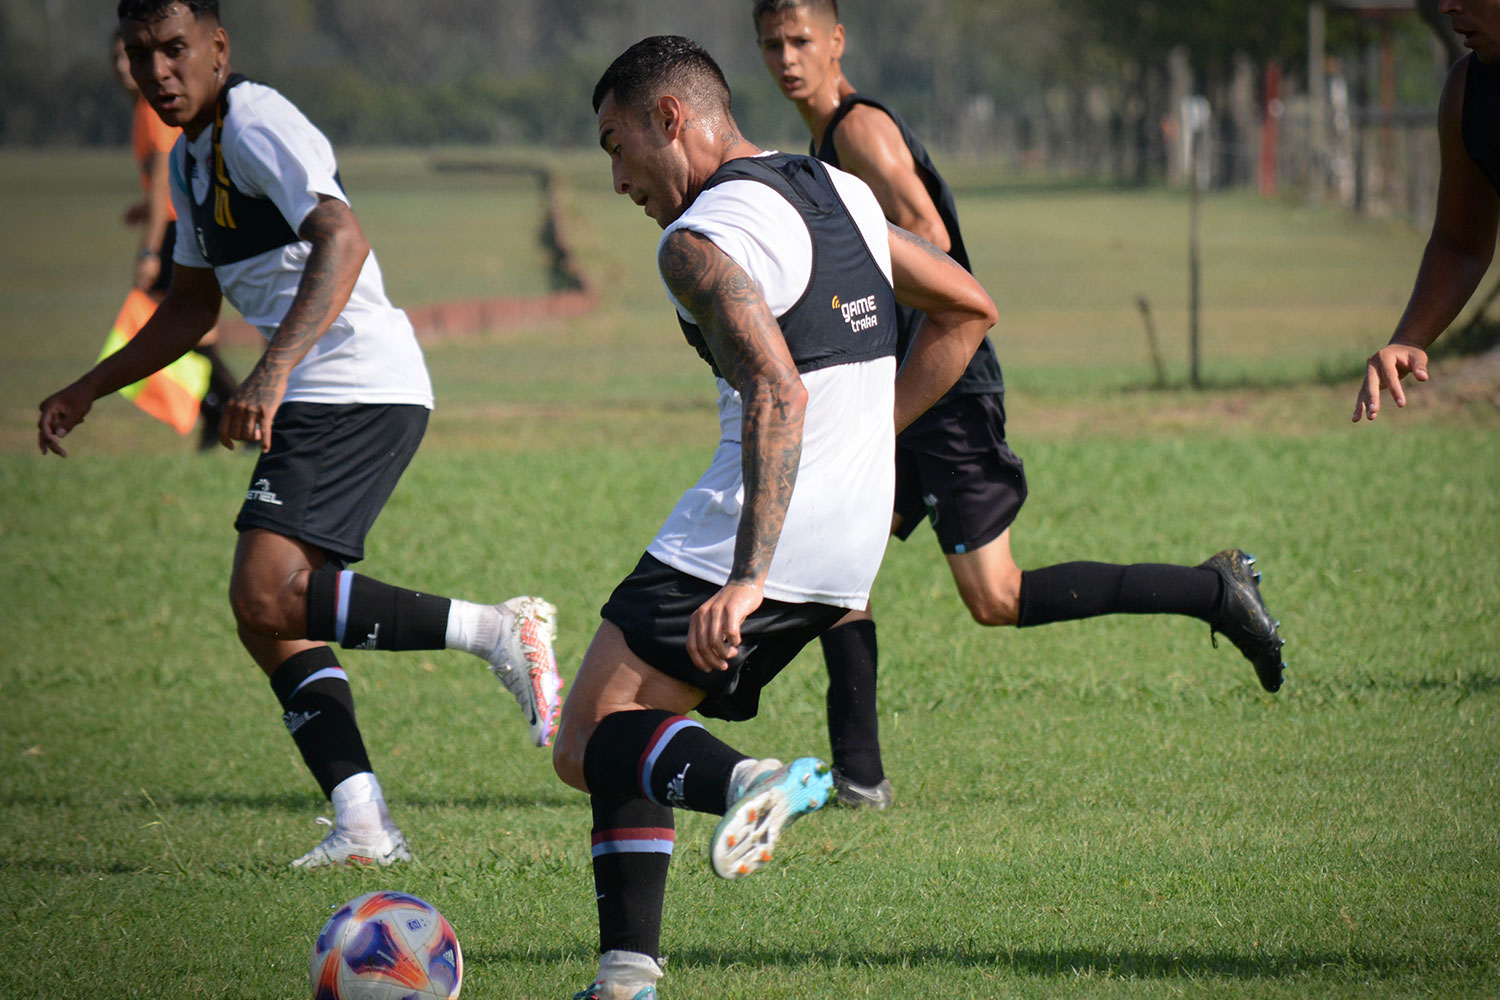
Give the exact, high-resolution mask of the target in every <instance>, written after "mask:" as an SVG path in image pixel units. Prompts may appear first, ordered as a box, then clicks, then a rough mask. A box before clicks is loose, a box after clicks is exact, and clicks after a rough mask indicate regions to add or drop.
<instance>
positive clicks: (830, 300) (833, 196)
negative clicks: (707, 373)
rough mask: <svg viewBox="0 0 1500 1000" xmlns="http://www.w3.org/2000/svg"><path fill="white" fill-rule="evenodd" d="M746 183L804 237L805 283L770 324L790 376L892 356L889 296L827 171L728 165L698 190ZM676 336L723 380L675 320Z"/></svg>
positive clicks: (704, 349) (752, 162)
mask: <svg viewBox="0 0 1500 1000" xmlns="http://www.w3.org/2000/svg"><path fill="white" fill-rule="evenodd" d="M735 180H751V181H759V182H760V183H762V184H765V185H767V186H768V187H770V188H771V189H772V190H774V191H775V192H776V193H777V194H779V195H781V196H782V197H783V198H785V199H786V200H787V201H788V202H789V203H790V204H791V206H792V207H793V208H795V209H796V210H797V213H798V214H799V215H801V216H802V219H803V221H804V222H806V223H807V230H808V232H809V233H810V234H811V235H812V249H813V254H812V259H813V264H812V277H811V278H810V279H809V281H808V283H807V290H806V291H805V292H803V293H802V297H801V298H799V299H798V300H797V303H796V304H795V305H794V306H792V308H790V309H788V310H787V311H786V313H785V314H783V315H782V316H781V317H780V319H779V320H778V321H777V322H778V323H780V325H781V332H782V335H783V336H784V337H785V338H786V343H787V348H788V349H789V350H790V351H791V354H792V360H793V361H794V362H795V363H796V365H797V371H799V372H801V373H803V374H806V373H807V372H811V371H817V370H818V369H820V368H829V367H832V366H833V365H847V364H855V363H857V362H860V361H873V360H874V359H876V358H888V357H894V356H895V354H896V332H897V331H896V296H895V294H894V293H893V292H892V291H891V284H890V282H889V281H887V280H886V277H885V272H884V271H882V270H881V269H880V265H879V264H878V263H877V262H876V260H875V257H874V255H872V254H871V253H870V248H869V246H868V245H867V244H866V243H865V239H864V236H863V235H862V234H861V232H860V228H859V225H858V224H857V223H856V222H855V221H854V216H852V215H850V214H849V209H848V208H847V207H846V206H845V205H844V202H843V199H841V198H840V197H839V195H838V191H837V189H836V188H834V186H833V181H832V180H831V179H830V178H829V176H828V170H827V169H826V168H825V167H824V166H823V165H822V164H821V163H819V162H818V161H817V160H814V159H812V158H811V157H808V156H795V155H791V154H787V153H777V154H775V155H772V156H756V157H743V158H741V159H736V160H730V161H729V162H728V163H726V164H724V165H723V166H721V167H720V168H719V169H718V170H716V171H714V173H713V176H711V177H709V179H708V181H707V182H706V183H705V184H704V185H703V190H704V191H707V190H708V189H709V188H712V187H716V186H717V185H719V184H723V183H724V182H725V181H735ZM677 321H678V322H679V323H680V324H682V332H683V335H684V336H686V337H687V340H688V343H689V344H692V345H693V347H694V348H695V349H696V350H697V351H698V356H699V357H701V358H702V359H703V360H704V361H707V362H708V363H709V365H710V366H711V367H712V368H713V370H714V374H715V375H718V376H719V377H720V378H722V377H723V374H724V373H723V372H721V371H720V370H719V366H718V364H716V363H715V361H714V358H713V354H712V352H710V351H709V349H708V345H707V343H706V342H705V341H704V339H703V331H702V330H701V329H699V328H698V326H697V325H695V324H693V323H689V322H687V321H686V320H684V319H683V318H682V314H681V313H679V314H678V316H677Z"/></svg>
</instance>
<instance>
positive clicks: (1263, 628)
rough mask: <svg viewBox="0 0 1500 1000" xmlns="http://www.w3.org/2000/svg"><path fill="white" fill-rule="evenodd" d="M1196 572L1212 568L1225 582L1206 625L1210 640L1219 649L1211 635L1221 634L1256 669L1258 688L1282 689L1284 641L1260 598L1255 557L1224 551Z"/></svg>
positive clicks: (1228, 550) (1278, 624)
mask: <svg viewBox="0 0 1500 1000" xmlns="http://www.w3.org/2000/svg"><path fill="white" fill-rule="evenodd" d="M1199 569H1211V570H1213V571H1214V572H1215V573H1217V574H1219V579H1220V580H1222V581H1224V593H1223V597H1221V598H1220V600H1219V610H1218V613H1217V614H1216V615H1215V616H1214V618H1213V619H1212V620H1211V621H1210V622H1209V623H1208V638H1209V641H1210V642H1212V643H1213V644H1214V647H1215V648H1218V645H1219V642H1218V640H1217V639H1216V638H1215V637H1214V633H1215V632H1220V633H1223V635H1224V636H1226V637H1227V638H1228V639H1229V641H1230V642H1232V643H1234V644H1235V646H1236V647H1238V649H1239V651H1240V652H1241V653H1243V654H1244V656H1245V659H1247V660H1249V661H1250V663H1251V665H1252V666H1254V667H1255V675H1256V676H1257V677H1259V678H1260V686H1261V687H1263V688H1265V689H1266V690H1267V691H1275V690H1277V689H1278V688H1280V687H1281V672H1282V671H1283V670H1285V669H1286V661H1285V660H1283V659H1282V658H1281V647H1282V646H1285V645H1286V640H1285V639H1283V638H1282V637H1281V635H1280V633H1278V632H1277V631H1276V630H1277V628H1278V627H1280V625H1281V623H1280V622H1278V621H1274V620H1273V619H1272V618H1271V612H1270V611H1268V610H1266V602H1265V601H1263V600H1262V599H1261V596H1260V587H1258V586H1257V584H1259V583H1260V572H1259V571H1258V570H1256V569H1255V557H1254V556H1251V555H1246V554H1245V553H1244V552H1241V551H1240V550H1239V549H1225V550H1224V551H1223V552H1220V553H1219V554H1218V555H1216V556H1214V557H1212V558H1211V559H1209V560H1207V561H1206V562H1204V563H1201V564H1200V565H1199Z"/></svg>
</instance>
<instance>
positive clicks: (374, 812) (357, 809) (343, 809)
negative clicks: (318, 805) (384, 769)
mask: <svg viewBox="0 0 1500 1000" xmlns="http://www.w3.org/2000/svg"><path fill="white" fill-rule="evenodd" d="M332 799H333V816H334V820H333V821H334V823H335V824H337V825H338V826H341V827H343V828H344V829H346V830H371V831H373V830H381V829H384V828H385V827H388V826H392V825H394V824H393V823H392V822H391V814H390V811H389V810H388V809H387V808H386V806H385V794H384V793H383V792H382V791H381V790H380V779H379V778H377V777H375V775H374V774H373V773H371V772H369V771H361V772H360V773H359V774H355V775H351V776H349V777H347V778H345V779H344V780H343V781H341V782H339V783H338V784H337V785H335V786H334V788H333V795H332Z"/></svg>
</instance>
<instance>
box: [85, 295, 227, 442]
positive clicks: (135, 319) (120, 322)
mask: <svg viewBox="0 0 1500 1000" xmlns="http://www.w3.org/2000/svg"><path fill="white" fill-rule="evenodd" d="M155 312H156V303H155V302H153V301H152V300H151V296H149V295H147V294H146V293H145V292H143V291H141V290H140V289H139V288H132V289H131V290H130V294H129V295H127V296H126V297H125V305H124V306H123V307H122V308H121V309H120V315H119V316H117V317H115V325H114V327H113V328H112V329H111V330H110V331H109V337H108V338H107V339H106V340H105V341H104V350H103V351H101V352H100V354H99V357H100V359H103V358H107V357H109V356H110V355H111V354H113V353H115V352H116V351H118V350H119V349H120V348H122V347H124V346H125V344H126V342H127V341H129V340H130V338H131V337H134V336H135V335H136V334H137V333H139V332H140V329H141V327H143V326H145V325H146V321H147V320H148V319H150V318H151V317H152V315H153V314H154V313H155ZM212 368H213V366H212V365H211V364H210V363H209V360H208V359H207V358H205V357H204V356H203V355H201V354H194V353H193V352H192V351H189V352H188V353H186V354H184V355H183V356H182V357H180V358H178V359H177V360H176V361H174V362H172V363H171V364H170V365H167V367H165V368H163V369H162V370H161V371H159V372H156V373H155V374H153V375H148V376H147V377H146V378H144V379H142V380H141V381H139V382H137V383H135V384H134V385H127V386H126V387H125V388H123V389H121V390H120V395H122V396H124V397H125V398H126V399H128V400H130V401H131V402H133V403H134V404H135V405H136V406H139V407H140V408H141V409H143V410H145V411H146V412H147V413H149V414H151V415H152V416H153V417H155V418H156V419H157V420H160V421H161V422H162V423H164V424H169V425H170V426H171V427H172V428H173V429H174V430H176V431H177V433H178V434H187V433H189V432H190V431H192V429H193V425H194V424H196V423H197V422H198V405H199V404H200V403H202V402H203V397H204V396H205V395H206V394H207V393H208V377H209V373H210V371H211V370H212Z"/></svg>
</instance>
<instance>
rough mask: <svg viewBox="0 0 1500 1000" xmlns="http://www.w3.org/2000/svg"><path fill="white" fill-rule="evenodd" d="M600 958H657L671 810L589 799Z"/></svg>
mask: <svg viewBox="0 0 1500 1000" xmlns="http://www.w3.org/2000/svg"><path fill="white" fill-rule="evenodd" d="M590 801H591V802H592V804H593V807H594V830H593V856H594V898H595V900H596V901H597V903H598V907H599V953H600V954H603V953H604V952H606V951H614V950H616V949H619V950H621V951H634V952H639V953H640V954H642V955H649V956H650V957H652V958H656V957H657V956H658V955H660V954H661V908H662V900H663V899H664V898H665V895H666V891H667V867H668V866H669V865H670V864H671V862H672V844H673V841H674V839H675V837H676V834H675V831H674V830H673V823H672V810H671V809H670V808H669V807H667V806H659V805H657V804H656V803H654V802H648V801H647V800H645V799H642V798H635V797H631V798H618V797H616V796H614V795H612V794H607V795H593V796H591V797H590Z"/></svg>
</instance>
